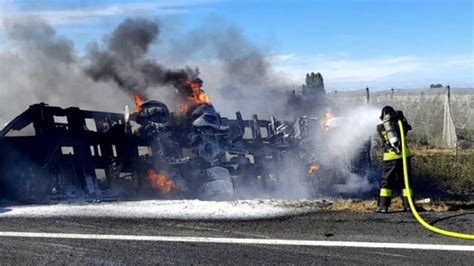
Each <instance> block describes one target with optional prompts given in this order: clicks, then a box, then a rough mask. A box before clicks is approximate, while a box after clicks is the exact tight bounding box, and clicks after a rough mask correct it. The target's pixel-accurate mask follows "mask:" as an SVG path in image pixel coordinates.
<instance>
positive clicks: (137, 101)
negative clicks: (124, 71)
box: [132, 93, 143, 112]
mask: <svg viewBox="0 0 474 266" xmlns="http://www.w3.org/2000/svg"><path fill="white" fill-rule="evenodd" d="M132 98H133V102H134V103H135V110H136V111H137V112H140V111H141V110H142V105H143V100H142V97H140V95H138V94H136V93H133V94H132Z"/></svg>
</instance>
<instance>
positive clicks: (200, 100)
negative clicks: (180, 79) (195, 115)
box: [188, 80, 211, 105]
mask: <svg viewBox="0 0 474 266" xmlns="http://www.w3.org/2000/svg"><path fill="white" fill-rule="evenodd" d="M188 84H189V86H190V87H191V90H192V91H191V95H190V96H189V98H190V100H191V101H192V102H193V103H194V104H196V105H200V104H210V103H211V101H210V100H209V96H208V95H207V94H206V93H205V92H204V91H203V90H202V89H201V87H202V83H200V82H199V81H194V80H190V81H188Z"/></svg>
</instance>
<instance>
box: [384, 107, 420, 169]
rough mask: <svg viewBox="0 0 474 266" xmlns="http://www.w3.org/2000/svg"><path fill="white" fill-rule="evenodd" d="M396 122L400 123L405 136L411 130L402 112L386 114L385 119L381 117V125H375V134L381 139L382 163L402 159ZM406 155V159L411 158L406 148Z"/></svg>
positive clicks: (410, 153)
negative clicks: (382, 148) (399, 121)
mask: <svg viewBox="0 0 474 266" xmlns="http://www.w3.org/2000/svg"><path fill="white" fill-rule="evenodd" d="M398 120H401V121H402V123H403V128H404V131H405V135H406V134H407V132H408V131H409V130H411V126H410V125H409V124H408V122H407V120H406V118H405V116H404V115H403V112H402V111H395V112H394V113H392V114H387V115H386V116H385V117H383V121H382V123H380V124H378V125H377V132H378V133H379V136H380V138H381V139H382V144H383V147H384V154H383V160H384V161H392V160H398V159H402V153H401V140H400V129H399V127H398ZM405 146H406V143H405ZM406 154H407V157H411V156H413V154H412V152H411V150H410V149H409V148H408V147H407V149H406Z"/></svg>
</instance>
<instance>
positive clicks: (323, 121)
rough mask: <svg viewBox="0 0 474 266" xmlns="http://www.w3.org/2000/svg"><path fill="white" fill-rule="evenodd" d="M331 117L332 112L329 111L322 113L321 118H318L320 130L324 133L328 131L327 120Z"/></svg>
mask: <svg viewBox="0 0 474 266" xmlns="http://www.w3.org/2000/svg"><path fill="white" fill-rule="evenodd" d="M331 118H333V114H332V113H331V112H326V113H324V116H323V117H322V118H321V120H320V124H319V125H320V126H321V130H322V131H323V132H324V133H328V132H329V129H330V128H329V127H328V122H329V119H331Z"/></svg>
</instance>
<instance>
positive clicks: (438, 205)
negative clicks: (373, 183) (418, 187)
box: [326, 198, 474, 212]
mask: <svg viewBox="0 0 474 266" xmlns="http://www.w3.org/2000/svg"><path fill="white" fill-rule="evenodd" d="M416 206H417V208H418V210H419V211H421V212H446V211H457V210H474V202H461V201H446V202H437V201H430V202H423V203H420V202H419V203H417V204H416ZM376 207H377V201H376V200H355V199H350V200H337V201H334V202H333V203H332V204H330V205H329V206H328V207H327V208H326V209H327V210H330V211H353V212H373V211H374V210H375V208H376ZM402 210H403V205H402V200H401V198H394V199H393V200H392V204H391V205H390V211H392V212H397V211H402Z"/></svg>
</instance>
